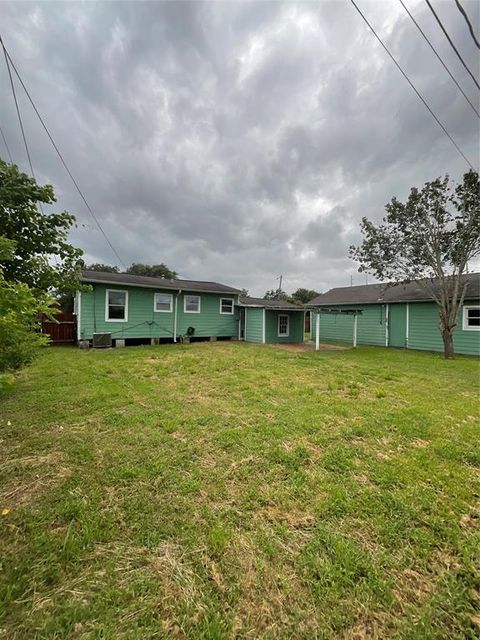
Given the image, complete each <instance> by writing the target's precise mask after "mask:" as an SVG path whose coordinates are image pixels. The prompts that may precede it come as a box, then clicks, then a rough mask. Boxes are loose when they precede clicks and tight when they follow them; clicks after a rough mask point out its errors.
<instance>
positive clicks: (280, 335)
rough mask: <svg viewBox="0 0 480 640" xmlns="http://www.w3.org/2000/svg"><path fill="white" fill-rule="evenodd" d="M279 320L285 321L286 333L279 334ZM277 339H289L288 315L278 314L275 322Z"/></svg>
mask: <svg viewBox="0 0 480 640" xmlns="http://www.w3.org/2000/svg"><path fill="white" fill-rule="evenodd" d="M280 318H286V319H287V333H280ZM277 337H278V338H288V337H290V316H289V315H288V313H279V314H278V320H277Z"/></svg>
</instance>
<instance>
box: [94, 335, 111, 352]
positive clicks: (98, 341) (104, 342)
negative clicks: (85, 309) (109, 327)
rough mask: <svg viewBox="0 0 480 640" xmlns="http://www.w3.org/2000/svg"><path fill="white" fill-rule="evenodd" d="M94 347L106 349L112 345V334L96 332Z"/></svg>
mask: <svg viewBox="0 0 480 640" xmlns="http://www.w3.org/2000/svg"><path fill="white" fill-rule="evenodd" d="M92 343H93V347H94V349H104V348H106V347H111V346H112V334H111V333H94V334H93V340H92Z"/></svg>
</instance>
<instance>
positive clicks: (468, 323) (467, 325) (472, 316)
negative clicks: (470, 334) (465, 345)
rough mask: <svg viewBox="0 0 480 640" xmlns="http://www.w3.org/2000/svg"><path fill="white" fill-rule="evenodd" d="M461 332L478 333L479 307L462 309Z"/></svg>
mask: <svg viewBox="0 0 480 640" xmlns="http://www.w3.org/2000/svg"><path fill="white" fill-rule="evenodd" d="M463 330H464V331H480V306H479V307H463Z"/></svg>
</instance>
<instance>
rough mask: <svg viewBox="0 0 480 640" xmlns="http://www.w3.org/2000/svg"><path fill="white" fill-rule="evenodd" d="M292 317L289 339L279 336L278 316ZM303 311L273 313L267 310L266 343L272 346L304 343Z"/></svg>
mask: <svg viewBox="0 0 480 640" xmlns="http://www.w3.org/2000/svg"><path fill="white" fill-rule="evenodd" d="M279 315H286V316H290V331H289V335H288V337H283V336H281V337H279V336H278V316H279ZM303 340H304V331H303V309H302V310H301V311H272V310H270V309H267V310H266V315H265V342H268V343H270V344H275V343H281V342H303Z"/></svg>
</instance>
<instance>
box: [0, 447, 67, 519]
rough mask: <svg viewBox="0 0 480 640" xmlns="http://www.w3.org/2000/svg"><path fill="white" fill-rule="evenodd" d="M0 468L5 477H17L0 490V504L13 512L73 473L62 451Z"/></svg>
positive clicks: (22, 458)
mask: <svg viewBox="0 0 480 640" xmlns="http://www.w3.org/2000/svg"><path fill="white" fill-rule="evenodd" d="M1 468H2V471H3V472H4V473H5V474H6V475H8V476H14V477H13V478H12V479H11V480H10V481H9V482H8V483H7V484H6V485H5V486H4V487H2V488H1V489H0V505H2V507H3V506H5V507H7V508H8V509H10V510H12V509H15V508H18V507H21V506H25V505H27V504H29V503H31V502H33V501H34V500H36V499H37V498H38V497H39V496H40V494H42V493H44V492H45V491H48V490H51V489H52V488H53V487H54V486H55V485H57V484H59V483H60V482H61V481H62V480H64V479H65V478H68V476H69V475H70V474H71V470H70V469H69V468H68V467H66V466H64V455H63V454H62V452H60V451H54V452H52V453H49V454H43V455H38V456H24V457H20V458H13V459H11V460H8V461H7V462H4V463H3V464H2V465H1Z"/></svg>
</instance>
